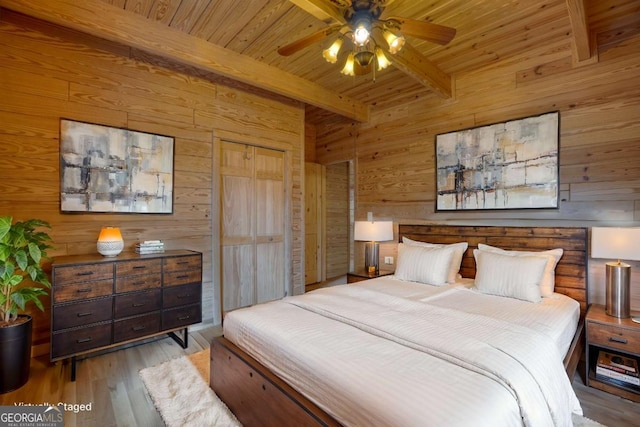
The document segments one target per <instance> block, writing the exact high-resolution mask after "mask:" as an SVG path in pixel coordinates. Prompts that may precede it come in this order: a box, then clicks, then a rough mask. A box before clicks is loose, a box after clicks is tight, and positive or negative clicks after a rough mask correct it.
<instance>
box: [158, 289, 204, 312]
mask: <svg viewBox="0 0 640 427" xmlns="http://www.w3.org/2000/svg"><path fill="white" fill-rule="evenodd" d="M201 291H202V286H201V285H200V283H192V284H190V285H183V286H172V287H170V288H165V289H163V290H162V307H163V308H171V307H178V306H181V305H188V304H195V303H200V301H201V299H202V298H201V295H200V293H201Z"/></svg>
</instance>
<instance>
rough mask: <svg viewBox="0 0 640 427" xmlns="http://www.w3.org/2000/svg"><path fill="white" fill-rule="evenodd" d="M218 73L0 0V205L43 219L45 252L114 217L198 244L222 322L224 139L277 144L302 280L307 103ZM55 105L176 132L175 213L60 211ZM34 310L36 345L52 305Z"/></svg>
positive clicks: (109, 121)
mask: <svg viewBox="0 0 640 427" xmlns="http://www.w3.org/2000/svg"><path fill="white" fill-rule="evenodd" d="M210 77H211V78H210ZM214 77H215V76H206V75H198V74H197V73H191V70H188V69H186V68H184V67H183V68H182V69H181V68H179V67H175V66H173V64H169V63H163V61H161V60H158V59H157V58H147V57H145V55H143V54H141V53H140V52H136V51H134V50H131V49H130V48H128V47H125V46H122V45H118V44H115V43H111V42H108V41H105V40H101V39H96V38H94V37H90V36H87V35H84V34H81V33H77V32H74V31H70V30H67V29H64V28H61V27H57V26H54V25H51V24H47V23H44V22H41V21H37V20H34V19H32V18H27V17H24V16H22V15H18V14H15V13H12V12H9V11H6V10H1V11H0V93H1V96H0V170H1V171H2V172H1V174H2V179H1V180H0V215H12V216H13V217H14V220H22V219H27V218H32V217H37V218H41V219H44V220H46V221H49V222H50V223H51V225H52V230H51V233H50V234H51V236H52V237H53V240H54V246H55V249H54V250H53V251H51V253H50V255H52V256H56V255H68V254H82V253H94V252H96V248H95V242H96V239H97V237H98V233H99V231H100V228H101V226H104V225H113V226H118V227H120V228H121V230H122V234H123V237H124V240H125V245H126V247H127V248H128V249H132V248H133V245H134V244H135V243H136V242H137V241H139V240H145V239H163V240H164V242H165V245H166V247H167V248H168V249H178V248H185V249H192V250H198V251H201V252H203V254H204V256H203V260H204V266H203V276H204V277H203V279H204V292H203V319H204V321H205V322H209V323H220V320H221V319H220V308H219V295H220V291H219V288H220V279H219V277H220V271H219V250H218V246H219V225H218V224H219V222H218V221H219V214H218V206H219V204H218V203H219V182H218V179H217V174H218V170H217V168H216V162H219V158H218V157H217V154H216V153H217V151H218V149H219V141H220V140H221V139H227V140H232V141H237V142H242V143H249V144H253V145H258V146H264V147H269V148H275V149H279V150H283V151H285V153H286V162H287V171H288V172H287V176H286V194H287V212H286V214H285V215H286V221H287V224H288V225H287V227H286V229H287V235H286V239H287V240H288V243H287V249H286V253H285V258H286V259H287V260H290V265H289V266H288V272H289V273H288V274H287V277H290V283H289V284H288V289H290V290H291V291H292V292H293V293H302V292H304V283H303V276H304V272H303V268H304V267H303V262H304V261H303V251H304V249H303V242H304V235H303V230H304V224H303V216H304V215H303V212H302V206H303V201H302V192H303V191H302V186H301V185H302V182H303V178H302V173H303V162H304V107H303V106H302V105H301V104H298V103H294V102H289V101H285V100H283V99H281V98H275V97H270V96H265V95H264V94H263V93H258V92H257V91H254V90H252V89H247V88H241V87H237V86H236V87H234V86H233V85H226V84H221V83H219V82H216V81H215V78H214ZM61 117H64V118H69V119H73V120H79V121H87V122H93V123H99V124H104V125H109V126H116V127H123V128H129V129H135V130H139V131H143V132H151V133H159V134H163V135H171V136H174V137H175V165H174V186H175V193H174V194H175V196H174V213H173V214H172V215H139V214H138V215H136V214H62V213H61V212H60V205H59V191H60V184H59V163H60V160H59V126H60V124H59V121H60V118H61ZM35 311H37V310H34V311H33V312H34V313H35ZM35 314H36V319H35V328H36V332H35V334H34V345H35V346H36V353H43V352H46V351H48V341H49V313H48V312H46V313H44V314H38V313H35Z"/></svg>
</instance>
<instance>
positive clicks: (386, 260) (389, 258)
mask: <svg viewBox="0 0 640 427" xmlns="http://www.w3.org/2000/svg"><path fill="white" fill-rule="evenodd" d="M384 263H385V264H393V257H392V256H386V257H384Z"/></svg>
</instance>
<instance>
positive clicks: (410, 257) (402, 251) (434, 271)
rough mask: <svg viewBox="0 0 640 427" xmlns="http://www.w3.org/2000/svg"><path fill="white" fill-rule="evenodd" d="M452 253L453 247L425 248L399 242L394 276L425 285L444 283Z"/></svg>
mask: <svg viewBox="0 0 640 427" xmlns="http://www.w3.org/2000/svg"><path fill="white" fill-rule="evenodd" d="M453 253H454V250H453V248H426V247H423V246H411V245H405V244H402V243H400V244H398V265H397V267H396V272H395V277H396V279H400V280H408V281H410V282H420V283H426V284H427V285H435V286H442V285H446V284H447V276H448V275H449V265H451V258H452V257H453Z"/></svg>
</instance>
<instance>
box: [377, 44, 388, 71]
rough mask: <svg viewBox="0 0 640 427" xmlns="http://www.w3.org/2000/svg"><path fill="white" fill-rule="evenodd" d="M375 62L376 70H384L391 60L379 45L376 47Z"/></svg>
mask: <svg viewBox="0 0 640 427" xmlns="http://www.w3.org/2000/svg"><path fill="white" fill-rule="evenodd" d="M376 62H377V64H378V71H380V70H384V69H385V68H387V67H388V66H389V65H391V61H389V59H388V58H387V56H386V55H385V54H384V52H383V51H382V49H380V48H379V47H376Z"/></svg>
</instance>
